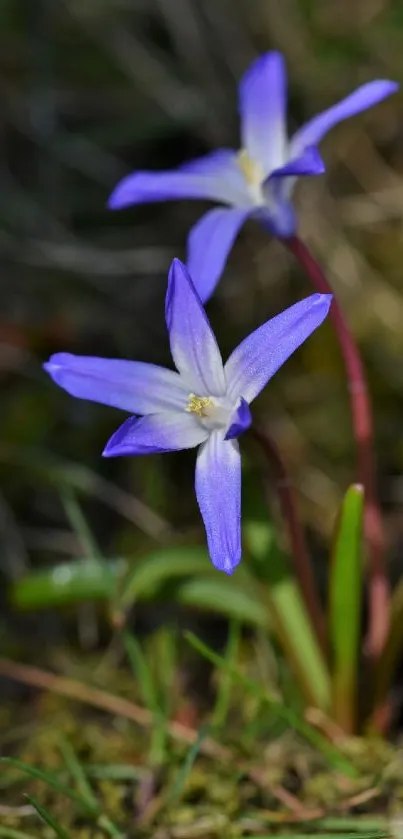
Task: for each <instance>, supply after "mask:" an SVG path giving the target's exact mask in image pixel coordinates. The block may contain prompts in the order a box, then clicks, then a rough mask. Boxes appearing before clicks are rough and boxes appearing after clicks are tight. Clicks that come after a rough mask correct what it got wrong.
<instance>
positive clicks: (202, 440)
mask: <svg viewBox="0 0 403 839" xmlns="http://www.w3.org/2000/svg"><path fill="white" fill-rule="evenodd" d="M330 302H331V295H329V294H313V295H311V297H307V298H306V299H305V300H301V301H300V302H299V303H296V304H295V305H294V306H291V307H290V308H289V309H286V310H285V312H282V313H281V314H280V315H277V317H274V318H272V319H271V320H269V321H267V323H265V324H264V325H263V326H261V327H259V329H256V331H255V332H252V334H251V335H249V336H248V337H247V338H245V340H244V341H242V343H241V344H239V346H238V347H237V348H236V350H234V352H233V353H232V354H231V355H230V357H229V359H228V361H227V363H226V364H225V365H224V364H223V362H222V359H221V354H220V350H219V348H218V345H217V342H216V339H215V336H214V333H213V332H212V329H211V326H210V323H209V321H208V318H207V316H206V313H205V311H204V308H203V305H202V303H201V301H200V298H199V296H198V294H197V292H196V290H195V288H194V285H193V283H192V281H191V279H190V276H189V274H188V271H187V269H186V267H185V266H184V265H183V263H182V262H180V261H179V260H178V259H176V260H174V262H173V263H172V266H171V270H170V273H169V279H168V291H167V296H166V308H165V311H166V323H167V327H168V332H169V340H170V346H171V353H172V358H173V360H174V362H175V366H176V369H177V371H178V372H174V371H173V370H167V369H165V368H163V367H157V366H156V365H154V364H144V363H142V362H136V361H119V360H116V359H104V358H91V357H86V356H75V355H70V354H69V353H56V355H53V356H52V357H51V358H50V360H49V361H48V362H47V363H46V364H45V365H44V367H45V370H47V372H48V373H49V374H50V376H51V377H52V378H53V379H54V381H55V382H56V383H57V384H58V385H60V386H61V387H63V388H64V389H65V390H67V392H68V393H70V394H72V396H77V397H79V398H80V399H91V400H92V401H94V402H101V403H103V404H105V405H113V406H115V407H116V408H122V409H123V410H125V411H129V412H130V413H131V414H135V415H136V416H131V417H130V418H129V419H128V420H126V422H124V423H123V425H122V426H121V427H120V428H119V429H118V430H117V431H116V432H115V434H113V436H112V437H111V439H110V440H109V442H108V443H107V445H106V448H105V450H104V452H103V454H104V456H105V457H114V456H117V455H136V454H151V453H152V452H167V451H177V450H179V449H189V448H193V447H194V446H200V449H199V452H198V455H197V464H196V495H197V500H198V503H199V507H200V511H201V514H202V516H203V520H204V524H205V528H206V532H207V541H208V547H209V551H210V556H211V559H212V562H213V564H214V565H215V567H216V568H218V569H219V570H220V571H225V572H226V573H227V574H231V573H232V572H233V570H234V568H235V567H236V566H237V565H238V563H239V562H240V559H241V534H240V517H241V460H240V454H239V447H238V442H237V440H236V438H237V437H239V435H240V434H242V432H243V431H245V430H246V429H247V428H249V426H250V424H251V414H250V410H249V405H250V403H251V402H252V401H253V399H255V397H256V396H257V395H258V394H259V393H260V391H261V390H262V388H263V387H264V386H265V385H266V383H267V382H268V381H269V379H271V377H272V376H274V374H275V373H276V371H277V370H278V369H279V367H281V365H282V364H284V362H285V361H286V360H287V358H289V356H290V355H291V354H292V353H293V352H294V350H296V349H297V347H299V346H300V344H302V343H303V341H305V339H306V338H308V337H309V335H310V334H311V333H312V332H313V331H314V330H315V329H316V328H317V327H318V326H319V325H320V324H321V323H322V321H323V320H324V319H325V317H326V315H327V312H328V310H329V306H330ZM139 415H140V416H139Z"/></svg>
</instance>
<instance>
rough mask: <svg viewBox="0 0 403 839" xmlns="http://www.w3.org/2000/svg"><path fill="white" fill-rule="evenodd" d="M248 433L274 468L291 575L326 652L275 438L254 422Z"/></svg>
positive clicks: (303, 543) (319, 610)
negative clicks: (254, 424)
mask: <svg viewBox="0 0 403 839" xmlns="http://www.w3.org/2000/svg"><path fill="white" fill-rule="evenodd" d="M252 434H253V437H254V438H255V440H256V441H257V442H258V443H259V444H260V446H261V447H262V449H263V451H264V453H265V455H266V457H267V459H268V460H269V461H270V463H271V465H272V468H273V470H274V473H275V476H276V482H277V493H278V497H279V501H280V506H281V511H282V515H283V518H284V520H285V522H286V523H287V526H288V532H289V540H290V548H291V557H292V561H293V567H294V571H295V576H296V578H297V580H298V583H299V586H300V589H301V593H302V596H303V598H304V601H305V605H306V607H307V610H308V614H309V616H310V619H311V622H312V626H313V628H314V630H315V633H316V637H317V639H318V642H319V645H320V647H321V650H322V652H323V653H324V655H325V656H326V655H327V638H326V623H325V617H324V614H323V611H322V608H321V604H320V600H319V596H318V592H317V587H316V581H315V577H314V574H313V571H312V565H311V560H310V556H309V552H308V549H307V545H306V541H305V535H304V531H303V527H302V524H301V521H300V518H299V514H298V508H297V504H296V501H295V495H294V492H293V487H292V483H291V480H290V478H289V475H288V472H287V467H286V465H285V463H284V461H283V458H282V456H281V454H280V451H279V449H278V447H277V445H276V443H275V441H274V440H273V439H272V437H271V436H270V435H269V434H268V433H267V431H266V430H263V429H261V428H257V427H256V426H254V427H253V428H252Z"/></svg>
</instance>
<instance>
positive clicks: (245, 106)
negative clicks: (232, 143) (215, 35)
mask: <svg viewBox="0 0 403 839" xmlns="http://www.w3.org/2000/svg"><path fill="white" fill-rule="evenodd" d="M286 88H287V75H286V68H285V62H284V58H283V56H282V55H281V53H279V52H268V53H266V54H265V55H262V56H261V57H260V58H258V59H257V60H256V61H254V62H253V64H252V65H251V67H249V70H247V71H246V73H245V75H244V76H243V78H242V80H241V83H240V87H239V98H240V102H239V109H240V114H241V136H242V146H243V148H245V149H246V151H247V152H248V155H249V157H250V158H251V159H252V160H254V161H255V162H256V163H260V164H261V166H262V167H263V170H264V174H265V175H269V174H270V172H271V171H273V169H278V167H279V166H282V165H283V164H284V163H285V160H286V145H287V136H286V107H287V89H286Z"/></svg>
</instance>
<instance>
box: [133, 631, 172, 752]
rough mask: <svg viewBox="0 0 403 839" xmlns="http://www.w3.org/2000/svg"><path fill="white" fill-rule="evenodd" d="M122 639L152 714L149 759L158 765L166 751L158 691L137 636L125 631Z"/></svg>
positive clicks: (164, 726)
mask: <svg viewBox="0 0 403 839" xmlns="http://www.w3.org/2000/svg"><path fill="white" fill-rule="evenodd" d="M123 639H124V645H125V649H126V653H127V656H128V659H129V662H130V665H131V668H132V671H133V675H134V678H135V679H136V682H137V683H138V686H139V688H140V692H141V695H142V699H143V702H144V704H145V705H146V707H147V708H148V709H149V711H151V713H152V714H153V715H154V722H155V724H154V726H153V728H152V731H151V744H150V754H149V761H150V763H151V765H152V766H158V765H161V763H163V762H164V758H165V753H166V739H167V732H166V725H165V723H166V720H165V718H164V715H163V712H162V709H161V707H160V702H159V697H158V691H157V688H156V685H155V682H154V678H153V674H152V671H151V668H150V666H149V664H148V661H147V658H146V656H145V655H144V653H143V650H142V649H141V646H140V644H139V642H138V640H137V638H135V637H134V635H132V634H131V633H129V632H125V633H124V635H123Z"/></svg>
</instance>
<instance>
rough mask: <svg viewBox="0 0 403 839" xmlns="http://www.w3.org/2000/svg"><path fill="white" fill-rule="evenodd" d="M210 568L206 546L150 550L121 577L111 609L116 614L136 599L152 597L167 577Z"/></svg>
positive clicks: (207, 572)
mask: <svg viewBox="0 0 403 839" xmlns="http://www.w3.org/2000/svg"><path fill="white" fill-rule="evenodd" d="M211 569H212V565H211V562H210V559H209V556H208V553H207V551H206V549H205V548H202V547H199V546H194V547H189V546H187V547H183V546H178V547H170V548H163V549H161V550H157V551H153V552H152V553H150V554H147V555H146V556H144V557H143V558H142V559H141V560H140V561H139V562H136V565H135V566H134V568H132V569H131V570H130V571H129V572H128V574H127V575H126V576H125V577H124V578H123V579H122V580H121V584H120V586H119V591H118V593H117V596H116V598H115V600H114V602H113V604H112V610H113V612H114V613H116V614H117V615H119V614H121V613H122V612H125V611H127V610H128V609H129V608H130V607H131V606H132V605H133V603H135V602H136V601H137V600H144V599H151V598H153V597H155V596H156V595H157V594H158V593H159V592H160V590H161V589H162V587H163V586H164V585H165V584H166V583H168V582H169V581H170V580H174V579H178V578H181V577H187V576H193V575H195V574H203V573H205V574H209V573H212V572H211ZM213 570H214V569H213Z"/></svg>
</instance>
